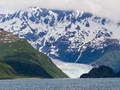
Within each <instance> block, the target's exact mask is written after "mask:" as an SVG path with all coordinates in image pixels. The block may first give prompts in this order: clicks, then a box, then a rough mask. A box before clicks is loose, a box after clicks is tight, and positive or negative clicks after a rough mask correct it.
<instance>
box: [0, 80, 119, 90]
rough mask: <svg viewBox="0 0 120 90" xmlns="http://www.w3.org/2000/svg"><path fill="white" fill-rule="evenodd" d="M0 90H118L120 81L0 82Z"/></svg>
mask: <svg viewBox="0 0 120 90" xmlns="http://www.w3.org/2000/svg"><path fill="white" fill-rule="evenodd" d="M0 90H120V79H117V78H116V79H25V80H24V79H18V80H0Z"/></svg>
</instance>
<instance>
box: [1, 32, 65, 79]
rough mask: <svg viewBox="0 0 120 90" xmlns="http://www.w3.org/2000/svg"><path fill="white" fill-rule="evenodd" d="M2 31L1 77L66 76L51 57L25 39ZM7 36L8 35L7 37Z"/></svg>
mask: <svg viewBox="0 0 120 90" xmlns="http://www.w3.org/2000/svg"><path fill="white" fill-rule="evenodd" d="M1 32H3V31H0V78H23V77H26V78H27V77H39V78H66V77H67V76H66V75H65V74H64V73H63V72H62V71H61V70H60V69H59V68H57V67H56V65H55V64H54V63H53V62H52V61H51V59H50V58H49V57H47V56H46V55H45V54H43V53H40V52H39V51H37V50H35V49H34V48H33V47H32V46H31V45H29V44H28V42H27V41H26V40H24V39H19V38H17V37H15V36H14V35H12V34H11V33H7V32H4V33H6V34H4V37H3V36H1V35H3V33H2V34H1ZM6 36H9V37H7V39H6ZM3 39H4V40H3Z"/></svg>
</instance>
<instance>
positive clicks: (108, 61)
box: [78, 39, 120, 72]
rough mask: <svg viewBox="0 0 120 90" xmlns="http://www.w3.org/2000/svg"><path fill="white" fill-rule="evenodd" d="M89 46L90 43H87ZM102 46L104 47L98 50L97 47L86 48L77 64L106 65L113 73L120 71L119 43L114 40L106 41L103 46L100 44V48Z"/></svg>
mask: <svg viewBox="0 0 120 90" xmlns="http://www.w3.org/2000/svg"><path fill="white" fill-rule="evenodd" d="M90 44H91V43H88V45H90ZM88 45H87V46H88ZM103 45H106V46H105V47H104V48H99V49H98V46H96V47H94V48H92V47H88V48H87V49H86V50H85V51H83V53H82V55H81V58H80V60H79V61H78V63H84V64H90V65H93V66H101V65H106V66H110V67H111V68H112V69H113V70H114V71H115V72H118V71H120V44H119V41H118V40H116V39H113V40H109V39H108V40H106V41H105V42H104V43H103V44H101V46H102V47H103ZM87 46H86V47H87Z"/></svg>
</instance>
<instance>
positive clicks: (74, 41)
mask: <svg viewBox="0 0 120 90" xmlns="http://www.w3.org/2000/svg"><path fill="white" fill-rule="evenodd" d="M0 27H1V28H4V29H5V30H8V31H9V32H12V33H13V34H14V35H17V36H18V37H20V38H26V39H27V40H28V41H29V43H30V44H31V45H32V46H33V47H34V48H36V49H38V50H39V51H41V52H44V53H46V54H47V55H48V56H50V57H51V58H54V59H59V60H62V61H65V62H78V63H91V60H93V58H90V61H88V60H89V58H88V57H87V58H83V56H82V54H83V52H86V50H88V49H89V48H91V49H89V52H94V51H96V50H98V51H99V50H100V53H103V52H104V48H105V47H107V46H108V45H110V44H111V41H112V42H113V43H117V44H119V43H120V42H119V40H120V23H119V22H114V21H112V20H110V19H107V18H104V17H99V16H96V15H93V14H92V13H89V12H81V11H78V10H76V11H72V10H70V11H67V10H51V9H41V8H39V7H32V8H29V9H27V10H20V11H17V12H15V13H12V14H6V15H2V16H1V17H0ZM108 42H109V43H108ZM87 54H89V53H87ZM98 54H99V53H98ZM93 56H94V55H93ZM87 59H88V60H87Z"/></svg>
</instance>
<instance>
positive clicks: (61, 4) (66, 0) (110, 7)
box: [0, 0, 120, 21]
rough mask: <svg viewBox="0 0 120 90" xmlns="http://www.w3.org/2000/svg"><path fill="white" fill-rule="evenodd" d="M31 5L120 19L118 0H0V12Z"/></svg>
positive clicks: (119, 1)
mask: <svg viewBox="0 0 120 90" xmlns="http://www.w3.org/2000/svg"><path fill="white" fill-rule="evenodd" d="M32 6H33V7H35V6H39V7H41V8H47V9H62V10H80V11H88V12H91V13H93V14H95V15H98V16H102V17H106V18H110V19H111V20H115V21H117V20H120V0H0V13H12V12H14V11H17V10H23V9H27V8H29V7H32Z"/></svg>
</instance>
